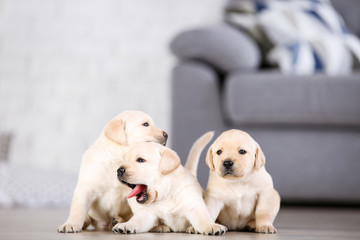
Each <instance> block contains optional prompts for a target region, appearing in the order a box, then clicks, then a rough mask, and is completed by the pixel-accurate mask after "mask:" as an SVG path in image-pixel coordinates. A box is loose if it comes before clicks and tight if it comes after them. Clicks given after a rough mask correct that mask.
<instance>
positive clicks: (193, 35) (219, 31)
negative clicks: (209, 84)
mask: <svg viewBox="0 0 360 240" xmlns="http://www.w3.org/2000/svg"><path fill="white" fill-rule="evenodd" d="M170 49H171V51H172V52H173V54H175V55H176V56H177V57H179V58H182V59H198V60H202V61H204V62H206V63H208V64H210V65H212V66H214V67H215V68H216V69H217V70H219V71H222V72H228V71H232V70H235V69H242V70H249V69H250V70H253V69H255V68H258V66H259V65H260V50H259V47H258V46H257V45H256V43H255V41H254V40H252V39H251V38H250V37H249V36H248V35H247V34H245V33H243V32H242V31H240V30H238V29H235V28H233V27H231V26H229V25H227V24H222V25H218V26H209V27H203V28H197V29H193V30H188V31H185V32H182V33H180V34H179V35H178V36H176V37H175V38H174V39H173V40H172V42H171V44H170Z"/></svg>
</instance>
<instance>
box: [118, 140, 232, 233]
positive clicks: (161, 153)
mask: <svg viewBox="0 0 360 240" xmlns="http://www.w3.org/2000/svg"><path fill="white" fill-rule="evenodd" d="M205 145H206V144H205ZM205 145H203V146H201V149H203V148H204V147H205ZM125 159H126V164H123V165H121V166H120V168H119V169H118V170H117V172H118V178H119V180H120V181H121V182H122V183H123V184H124V185H125V186H129V187H130V188H132V189H133V190H132V191H131V193H130V194H129V195H128V198H129V204H130V206H131V209H132V210H133V212H134V216H133V217H132V218H131V219H130V220H129V221H128V222H124V223H118V224H117V225H115V226H114V228H113V231H114V232H116V233H141V232H148V231H149V230H151V229H152V228H153V227H155V226H157V225H158V224H165V225H167V226H168V227H169V228H170V230H171V231H174V232H185V231H187V229H188V228H189V229H190V230H188V231H191V232H192V231H193V229H194V230H195V231H196V232H199V233H202V234H206V235H221V234H224V233H225V232H226V231H227V229H226V227H224V226H222V225H220V224H216V223H215V222H214V220H212V219H211V216H210V214H209V211H208V210H207V208H206V205H205V203H204V200H203V196H202V189H201V186H200V184H199V183H198V181H197V179H196V177H195V176H194V175H193V174H192V173H191V170H190V171H189V170H188V169H186V168H184V167H183V166H182V165H181V164H180V159H179V157H178V156H177V154H176V153H175V152H174V151H173V150H171V149H169V148H167V147H164V146H162V145H160V144H157V143H146V144H144V143H140V144H136V146H134V147H133V148H132V149H131V150H130V151H129V152H128V153H127V154H126V157H125ZM135 196H136V198H133V197H135ZM191 225H192V226H193V228H190V227H191Z"/></svg>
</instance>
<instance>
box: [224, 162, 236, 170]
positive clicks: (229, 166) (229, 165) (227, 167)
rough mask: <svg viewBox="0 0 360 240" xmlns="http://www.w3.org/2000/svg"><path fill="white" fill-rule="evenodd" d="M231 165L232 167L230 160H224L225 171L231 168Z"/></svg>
mask: <svg viewBox="0 0 360 240" xmlns="http://www.w3.org/2000/svg"><path fill="white" fill-rule="evenodd" d="M233 165H234V162H233V161H231V160H226V161H224V162H223V166H224V167H225V168H226V169H229V168H231V167H232V166H233Z"/></svg>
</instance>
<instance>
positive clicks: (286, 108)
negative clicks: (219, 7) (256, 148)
mask: <svg viewBox="0 0 360 240" xmlns="http://www.w3.org/2000/svg"><path fill="white" fill-rule="evenodd" d="M332 2H333V4H334V6H335V7H336V8H337V9H338V11H339V12H340V13H342V15H343V16H344V19H345V21H346V23H347V25H348V27H349V28H350V29H352V30H353V31H354V32H355V33H357V35H358V36H359V35H360V14H358V10H359V9H360V1H357V0H346V1H343V0H337V1H332ZM171 51H172V52H173V54H174V55H175V56H176V57H177V58H178V63H177V65H176V66H175V67H174V69H173V74H172V86H171V88H172V147H173V149H174V150H175V151H177V152H178V154H179V156H180V157H181V159H183V161H185V159H186V156H187V154H188V151H189V149H190V147H191V145H192V143H193V142H194V141H195V140H196V139H197V138H198V137H199V136H200V135H201V134H203V133H204V132H206V131H209V130H215V137H217V136H218V135H219V134H220V133H221V132H223V131H225V130H228V129H232V128H237V129H241V130H244V131H247V132H248V133H250V135H252V136H253V137H254V139H255V140H256V141H257V142H258V143H259V144H260V145H261V147H262V149H263V151H264V153H265V156H266V159H267V162H266V168H267V170H268V171H269V173H270V174H271V175H272V177H273V180H274V185H275V188H276V189H277V190H278V191H279V192H280V195H281V196H282V202H283V203H290V204H291V203H295V204H298V203H301V204H304V203H305V204H307V203H312V204H313V203H321V204H323V203H330V204H334V203H336V204H358V205H359V204H360V72H358V71H355V72H354V73H353V74H351V75H347V76H332V77H330V76H326V75H322V74H317V75H313V76H285V75H282V74H281V73H279V72H278V71H277V70H276V69H262V68H261V67H260V65H261V60H260V55H261V54H260V50H259V48H258V46H257V45H256V44H255V43H254V41H253V40H252V39H251V38H250V37H248V36H247V34H245V33H244V32H241V31H240V30H238V29H235V28H233V27H232V26H229V25H228V24H226V23H221V24H220V25H218V26H209V27H204V28H198V29H192V30H189V31H185V32H182V33H180V34H179V35H177V36H176V37H175V38H174V39H173V41H172V42H171ZM208 172H209V169H208V167H207V166H206V164H205V154H203V155H202V158H201V160H200V163H199V169H198V179H199V181H200V183H201V184H202V186H203V187H204V188H205V187H206V184H207V178H208Z"/></svg>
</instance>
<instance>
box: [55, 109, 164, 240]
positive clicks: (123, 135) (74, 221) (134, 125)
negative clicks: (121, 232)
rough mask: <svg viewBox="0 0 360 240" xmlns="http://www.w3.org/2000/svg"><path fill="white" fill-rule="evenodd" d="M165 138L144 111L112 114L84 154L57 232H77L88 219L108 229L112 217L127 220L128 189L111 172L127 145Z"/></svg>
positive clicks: (129, 214)
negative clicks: (69, 203)
mask: <svg viewBox="0 0 360 240" xmlns="http://www.w3.org/2000/svg"><path fill="white" fill-rule="evenodd" d="M166 140H167V134H166V132H164V131H163V130H161V129H159V128H156V127H155V124H154V122H153V120H152V118H151V117H150V116H148V115H147V114H145V113H143V112H139V111H124V112H122V113H120V114H119V115H117V116H116V117H115V118H113V119H112V120H111V121H110V122H109V123H108V124H107V125H106V126H105V128H104V129H103V131H102V132H101V134H100V136H99V138H98V139H97V140H96V142H95V143H94V144H93V145H92V146H91V147H90V148H89V149H88V150H87V151H86V152H85V154H84V156H83V160H82V163H81V168H80V172H79V179H78V184H77V186H76V188H75V191H74V195H73V200H72V203H71V208H70V213H69V217H68V219H67V220H66V222H65V223H64V224H63V225H61V226H60V227H59V228H58V232H62V233H70V232H71V233H72V232H80V231H81V230H82V229H85V228H86V227H87V226H88V225H89V224H90V223H91V224H93V225H94V226H95V228H99V229H111V227H112V223H111V221H112V219H113V218H115V219H116V220H117V221H118V222H122V221H127V220H128V219H129V218H130V217H131V216H132V212H131V209H130V207H129V205H128V203H127V200H126V196H127V195H128V194H129V192H130V191H129V188H128V187H126V186H124V185H123V184H120V183H119V181H118V180H117V177H116V174H114V172H116V169H117V168H118V167H119V165H121V164H122V161H123V156H124V154H125V153H126V152H127V151H128V150H129V146H130V145H132V144H135V143H139V142H157V143H161V144H164V145H165V143H166Z"/></svg>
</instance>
